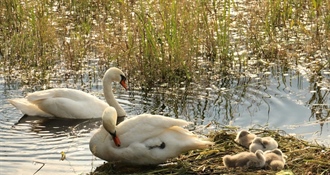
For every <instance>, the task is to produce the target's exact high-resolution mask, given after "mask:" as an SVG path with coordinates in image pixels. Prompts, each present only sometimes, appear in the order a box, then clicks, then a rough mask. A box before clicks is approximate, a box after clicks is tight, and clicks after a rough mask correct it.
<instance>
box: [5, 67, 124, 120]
mask: <svg viewBox="0 0 330 175" xmlns="http://www.w3.org/2000/svg"><path fill="white" fill-rule="evenodd" d="M114 81H117V82H120V84H121V85H122V86H123V87H124V88H125V89H126V90H127V85H126V82H125V81H126V77H125V75H124V73H123V72H122V71H121V70H120V69H118V68H115V67H112V68H110V69H108V70H107V71H106V73H105V74H104V77H103V93H104V96H105V99H106V101H107V102H108V103H106V102H104V101H102V100H100V99H98V98H97V97H95V96H93V95H91V94H88V93H86V92H83V91H80V90H75V89H68V88H56V89H48V90H44V91H37V92H34V93H29V94H28V95H27V96H26V98H17V99H10V100H8V101H9V102H10V103H11V104H12V105H14V106H15V107H16V108H17V109H19V110H21V111H22V113H24V114H26V115H29V116H43V117H59V118H69V119H89V118H101V117H102V113H103V111H104V109H106V108H107V107H108V106H109V105H110V106H113V107H114V108H115V109H116V110H117V113H118V117H125V116H126V112H125V111H124V109H123V108H122V107H121V106H120V105H119V104H118V102H117V101H116V99H115V97H114V95H113V93H112V82H114Z"/></svg>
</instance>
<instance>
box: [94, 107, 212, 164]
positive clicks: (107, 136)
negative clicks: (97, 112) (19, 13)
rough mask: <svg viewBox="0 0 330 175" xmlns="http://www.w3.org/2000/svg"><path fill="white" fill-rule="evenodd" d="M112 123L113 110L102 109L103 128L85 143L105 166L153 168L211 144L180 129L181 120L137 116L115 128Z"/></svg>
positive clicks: (144, 115)
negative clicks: (106, 163) (110, 163)
mask: <svg viewBox="0 0 330 175" xmlns="http://www.w3.org/2000/svg"><path fill="white" fill-rule="evenodd" d="M116 119H117V118H116V110H115V109H114V108H113V107H108V108H107V109H105V110H104V113H103V116H102V120H103V126H101V127H100V128H99V129H98V130H97V131H96V133H95V134H94V135H93V137H92V138H91V140H90V142H89V149H90V150H91V152H92V153H93V154H94V155H95V156H96V157H99V158H101V159H103V160H106V161H109V162H114V163H123V164H137V165H155V164H159V163H163V162H165V161H166V160H167V159H169V158H173V157H176V156H179V155H180V154H181V153H182V152H185V151H189V150H193V149H203V148H207V147H208V146H209V145H213V144H214V143H213V142H210V141H205V140H201V139H199V138H198V137H197V136H196V135H194V134H193V133H191V132H189V131H188V130H186V129H183V128H182V127H181V126H185V125H188V124H189V122H187V121H185V120H181V119H173V118H169V117H165V116H160V115H151V114H141V115H138V116H135V117H133V118H130V119H126V120H124V121H123V122H121V123H119V124H118V125H117V126H115V124H116ZM118 138H119V139H118Z"/></svg>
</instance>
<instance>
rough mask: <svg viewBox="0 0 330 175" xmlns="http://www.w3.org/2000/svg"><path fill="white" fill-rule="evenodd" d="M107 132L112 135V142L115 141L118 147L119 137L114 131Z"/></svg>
mask: <svg viewBox="0 0 330 175" xmlns="http://www.w3.org/2000/svg"><path fill="white" fill-rule="evenodd" d="M109 134H110V135H111V136H112V139H113V142H114V143H115V145H116V146H118V147H120V144H121V143H120V140H119V137H118V136H117V133H116V131H115V132H114V133H111V132H109Z"/></svg>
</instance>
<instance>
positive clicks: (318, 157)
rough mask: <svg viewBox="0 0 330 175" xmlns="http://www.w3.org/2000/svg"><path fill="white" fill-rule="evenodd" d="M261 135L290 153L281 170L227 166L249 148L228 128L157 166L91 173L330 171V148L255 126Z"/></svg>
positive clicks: (107, 166) (108, 166) (108, 167)
mask: <svg viewBox="0 0 330 175" xmlns="http://www.w3.org/2000/svg"><path fill="white" fill-rule="evenodd" d="M250 131H251V132H252V133H255V134H256V135H258V136H262V137H264V136H271V137H273V138H274V139H275V140H276V141H277V142H278V144H279V149H281V150H282V152H283V153H284V154H285V155H286V156H287V158H286V165H285V167H284V169H283V170H282V171H280V172H276V171H272V170H269V169H247V168H230V169H228V168H226V167H225V166H224V165H223V162H222V157H223V156H224V155H227V154H230V155H232V154H236V153H239V152H242V151H248V150H247V149H246V148H244V147H243V146H241V145H239V144H237V143H236V142H235V141H234V139H235V137H236V132H234V130H233V129H226V130H221V131H217V132H214V133H212V134H210V135H209V137H210V138H213V140H214V142H215V143H216V144H215V145H214V146H213V147H211V148H209V149H204V150H194V151H190V152H188V153H186V154H182V155H181V156H180V157H178V158H175V159H171V160H169V161H168V162H167V163H166V164H162V165H158V166H135V167H134V166H127V165H115V164H111V163H105V164H104V165H102V166H100V167H98V168H96V170H95V171H94V172H93V173H91V174H93V175H103V174H199V175H201V174H256V173H257V174H277V173H278V174H330V168H329V167H330V161H329V160H330V148H328V147H325V146H322V145H317V144H312V143H309V142H307V141H304V140H301V139H298V138H296V137H293V136H290V135H288V134H285V133H284V132H283V131H274V130H263V129H252V130H250Z"/></svg>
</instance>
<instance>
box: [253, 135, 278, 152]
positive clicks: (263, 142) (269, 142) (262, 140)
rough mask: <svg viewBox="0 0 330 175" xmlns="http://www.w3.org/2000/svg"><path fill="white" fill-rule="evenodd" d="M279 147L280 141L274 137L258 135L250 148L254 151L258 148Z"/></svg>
mask: <svg viewBox="0 0 330 175" xmlns="http://www.w3.org/2000/svg"><path fill="white" fill-rule="evenodd" d="M277 147H278V143H277V142H276V141H275V140H274V139H273V138H272V137H256V138H255V139H254V140H253V141H252V143H251V145H250V147H249V150H250V151H251V152H253V153H254V152H256V151H257V150H262V151H267V150H273V149H276V148H277Z"/></svg>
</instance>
